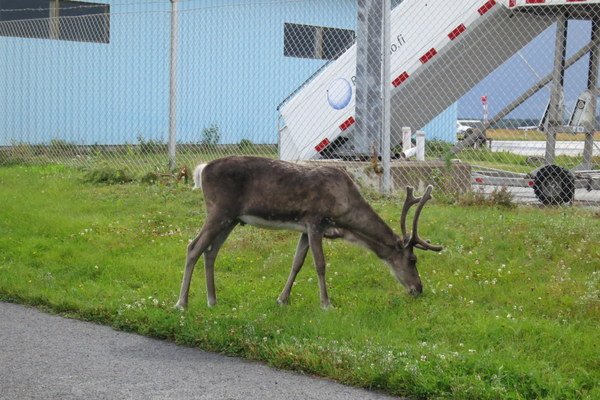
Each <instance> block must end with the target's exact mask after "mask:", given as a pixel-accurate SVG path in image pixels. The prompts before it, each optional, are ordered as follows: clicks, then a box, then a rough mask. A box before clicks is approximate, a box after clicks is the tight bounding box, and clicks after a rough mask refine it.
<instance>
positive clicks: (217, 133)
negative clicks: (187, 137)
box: [200, 124, 221, 148]
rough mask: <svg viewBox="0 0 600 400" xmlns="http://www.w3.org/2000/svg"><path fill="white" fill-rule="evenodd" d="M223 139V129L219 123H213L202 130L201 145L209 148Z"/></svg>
mask: <svg viewBox="0 0 600 400" xmlns="http://www.w3.org/2000/svg"><path fill="white" fill-rule="evenodd" d="M220 140H221V129H220V128H219V125H217V124H212V125H211V126H209V127H208V128H204V129H203V130H202V137H201V139H200V145H201V146H203V147H207V148H214V146H215V145H217V144H218V143H219V141H220Z"/></svg>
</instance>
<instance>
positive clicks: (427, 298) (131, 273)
mask: <svg viewBox="0 0 600 400" xmlns="http://www.w3.org/2000/svg"><path fill="white" fill-rule="evenodd" d="M84 175H85V174H84V172H82V171H79V170H76V169H72V168H67V167H61V166H11V167H3V168H0V198H1V199H2V207H0V299H2V300H4V301H12V302H19V303H24V304H29V305H34V306H38V307H41V308H44V309H45V310H48V311H51V312H56V313H61V314H64V315H68V316H71V317H75V318H81V319H85V320H90V321H95V322H99V323H102V324H108V325H111V326H113V327H115V328H117V329H122V330H126V331H132V332H138V333H141V334H144V335H149V336H153V337H157V338H162V339H168V340H172V341H175V342H177V343H180V344H183V345H187V346H194V347H199V348H203V349H207V350H214V351H218V352H221V353H224V354H229V355H235V356H242V357H246V358H250V359H256V360H262V361H265V362H267V363H269V364H270V365H273V366H276V367H280V368H286V369H294V370H297V371H303V372H305V373H310V374H317V375H321V376H326V377H330V378H333V379H335V380H338V381H340V382H344V383H348V384H352V385H356V386H362V387H367V388H373V389H381V390H383V391H385V392H388V393H391V394H394V395H402V396H411V397H413V398H420V399H421V398H422V399H424V398H427V399H438V398H439V399H441V398H456V399H498V398H505V399H531V398H547V399H597V398H600V388H599V387H598V382H600V353H599V352H598V349H599V347H600V338H599V336H598V326H599V324H600V247H599V246H598V243H600V228H599V226H600V220H599V219H598V218H599V216H598V214H594V213H593V212H592V211H589V210H582V209H574V208H573V209H562V208H550V209H539V208H523V207H518V208H515V209H506V208H497V207H489V206H487V207H480V206H470V207H459V206H450V205H445V204H439V203H438V204H436V203H433V204H428V206H427V207H426V209H425V210H424V214H423V216H422V222H421V234H422V235H423V236H426V237H428V238H430V239H432V241H433V242H434V243H440V244H443V245H444V246H445V250H444V251H443V252H442V253H439V254H438V253H432V252H419V254H418V256H419V270H420V273H421V277H422V279H423V283H424V286H425V293H424V295H423V296H421V297H419V298H416V299H415V298H411V297H409V296H408V295H406V294H405V293H404V291H403V289H402V288H401V287H400V285H399V284H398V283H397V282H396V281H395V280H394V279H393V278H392V277H391V276H390V274H389V272H388V271H387V268H386V267H385V266H384V264H383V263H382V262H380V261H379V260H378V259H377V258H376V257H375V256H374V255H372V254H370V253H368V252H367V251H366V250H365V249H362V248H359V247H354V246H351V245H348V244H345V243H343V242H337V241H335V242H327V243H326V245H325V252H326V257H327V262H328V272H327V280H328V287H329V292H330V295H331V297H332V301H333V303H334V305H335V308H334V309H332V310H329V311H323V310H321V309H320V308H319V299H318V286H317V282H316V274H315V272H314V268H313V267H312V265H311V263H312V261H311V260H310V259H307V264H306V266H305V268H304V269H303V270H302V271H301V272H300V275H299V277H298V280H297V285H296V286H295V287H294V290H293V292H292V297H291V304H290V305H289V306H287V307H280V306H278V305H276V303H275V299H276V298H277V295H278V294H279V292H280V290H281V289H282V287H283V284H284V283H285V280H286V278H287V274H288V272H289V266H290V265H291V258H292V255H293V251H294V248H295V242H296V239H297V234H294V233H290V232H285V231H266V230H258V229H255V228H252V227H247V226H246V227H242V228H238V229H236V230H235V231H234V233H233V234H232V236H231V237H230V239H229V240H228V241H227V242H226V244H225V246H224V248H223V250H222V252H221V254H220V257H219V259H218V260H217V267H216V275H217V276H216V283H217V296H218V299H219V303H218V304H217V306H216V307H214V308H208V307H207V306H206V303H205V289H204V277H203V273H202V266H201V264H200V265H199V266H198V269H197V271H196V273H195V276H194V279H193V281H192V290H191V298H190V305H189V309H188V311H186V312H183V313H181V312H178V311H175V310H173V308H172V306H173V305H174V304H175V302H176V300H177V295H178V291H179V284H180V280H181V275H182V270H183V262H184V257H185V247H186V245H187V243H188V240H190V239H191V238H192V237H193V236H194V234H195V233H196V232H197V230H198V228H199V227H200V225H201V224H202V221H203V219H204V207H203V203H202V194H201V193H199V192H198V191H194V192H192V191H190V190H189V187H187V186H185V185H183V184H180V185H176V184H172V185H168V184H162V185H144V184H140V183H135V182H134V183H128V184H119V185H99V184H91V183H85V182H84V178H85V176H84ZM372 203H373V205H374V207H375V208H376V209H377V210H378V211H379V212H380V213H381V215H382V216H383V217H384V219H385V220H387V221H389V223H390V224H391V225H392V226H394V227H395V228H397V226H396V225H397V220H398V216H399V209H400V206H401V199H392V201H390V199H387V200H386V199H374V200H373V201H372Z"/></svg>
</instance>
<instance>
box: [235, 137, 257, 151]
mask: <svg viewBox="0 0 600 400" xmlns="http://www.w3.org/2000/svg"><path fill="white" fill-rule="evenodd" d="M253 147H254V143H252V140H250V139H242V140H240V142H239V143H238V149H240V150H242V151H248V150H251V149H252V148H253Z"/></svg>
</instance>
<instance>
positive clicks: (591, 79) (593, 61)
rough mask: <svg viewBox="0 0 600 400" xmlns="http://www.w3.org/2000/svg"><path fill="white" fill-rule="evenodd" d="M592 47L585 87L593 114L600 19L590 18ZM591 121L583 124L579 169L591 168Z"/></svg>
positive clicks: (599, 56)
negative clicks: (590, 93) (582, 142)
mask: <svg viewBox="0 0 600 400" xmlns="http://www.w3.org/2000/svg"><path fill="white" fill-rule="evenodd" d="M591 41H592V48H591V50H590V58H589V63H588V82H587V88H588V90H589V91H591V92H592V99H591V100H590V101H591V103H590V104H591V106H590V108H591V109H592V110H594V112H593V114H594V115H595V114H596V113H595V110H596V105H597V102H598V100H597V99H598V85H597V82H598V68H599V67H598V62H599V61H600V60H599V59H600V19H598V18H594V19H593V20H592V40H591ZM592 120H593V122H592V123H591V124H590V125H588V126H585V141H584V144H583V161H582V162H581V165H580V167H579V168H580V169H582V170H591V169H592V160H593V155H594V132H595V130H596V129H595V128H596V121H595V118H592Z"/></svg>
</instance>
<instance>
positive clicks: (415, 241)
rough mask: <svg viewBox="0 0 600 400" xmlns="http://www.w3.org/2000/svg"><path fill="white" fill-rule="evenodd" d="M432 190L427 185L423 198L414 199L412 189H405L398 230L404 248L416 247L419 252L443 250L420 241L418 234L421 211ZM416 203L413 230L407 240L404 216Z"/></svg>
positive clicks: (427, 242) (408, 187)
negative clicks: (400, 233) (400, 230)
mask: <svg viewBox="0 0 600 400" xmlns="http://www.w3.org/2000/svg"><path fill="white" fill-rule="evenodd" d="M432 190H433V186H431V185H429V186H427V189H426V190H425V193H424V194H423V196H421V197H418V198H415V197H414V195H413V188H412V187H410V186H407V187H406V200H405V202H404V207H403V208H402V216H401V217H400V228H401V229H402V236H403V238H402V239H403V241H404V243H405V246H406V247H416V248H418V249H421V250H432V251H441V250H442V249H443V247H442V246H437V245H433V244H431V243H429V241H427V240H423V239H421V238H420V237H419V233H418V226H419V217H420V216H421V211H422V210H423V207H424V206H425V203H427V201H429V200H430V199H431V191H432ZM417 203H418V205H417V208H416V210H415V216H414V217H413V229H412V233H411V235H410V239H409V236H408V234H407V233H406V216H407V214H408V210H410V207H412V205H413V204H417Z"/></svg>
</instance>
